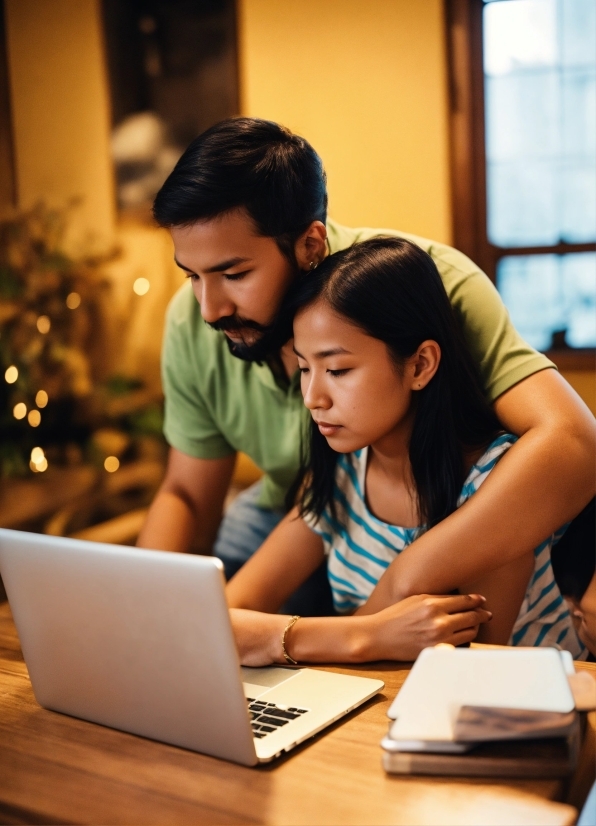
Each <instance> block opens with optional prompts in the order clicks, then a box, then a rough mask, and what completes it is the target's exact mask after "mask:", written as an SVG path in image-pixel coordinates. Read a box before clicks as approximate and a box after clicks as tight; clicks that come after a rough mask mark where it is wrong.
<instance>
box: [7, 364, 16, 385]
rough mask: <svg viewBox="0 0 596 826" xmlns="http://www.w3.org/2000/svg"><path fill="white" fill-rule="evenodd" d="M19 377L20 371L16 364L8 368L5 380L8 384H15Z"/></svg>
mask: <svg viewBox="0 0 596 826" xmlns="http://www.w3.org/2000/svg"><path fill="white" fill-rule="evenodd" d="M18 377H19V371H18V370H17V368H16V367H15V366H14V364H11V365H10V367H7V368H6V372H5V373H4V378H5V380H6V383H7V384H14V383H15V381H16V380H17V379H18Z"/></svg>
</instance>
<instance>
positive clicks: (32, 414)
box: [27, 410, 41, 427]
mask: <svg viewBox="0 0 596 826" xmlns="http://www.w3.org/2000/svg"><path fill="white" fill-rule="evenodd" d="M27 421H28V422H29V424H30V425H31V427H38V426H39V423H40V422H41V413H40V412H39V410H30V411H29V415H28V416H27Z"/></svg>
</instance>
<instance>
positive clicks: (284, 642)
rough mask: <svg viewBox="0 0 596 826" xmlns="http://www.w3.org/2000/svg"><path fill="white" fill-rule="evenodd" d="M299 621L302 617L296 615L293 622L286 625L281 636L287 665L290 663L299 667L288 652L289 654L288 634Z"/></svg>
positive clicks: (292, 619)
mask: <svg viewBox="0 0 596 826" xmlns="http://www.w3.org/2000/svg"><path fill="white" fill-rule="evenodd" d="M299 619H300V617H299V616H298V615H297V614H295V615H294V616H293V617H292V618H291V620H290V621H289V623H288V624H287V625H286V627H285V628H284V632H283V634H282V635H281V650H282V653H283V655H284V659H285V661H286V662H287V663H290V665H298V663H297V662H296V660H295V659H294V658H293V657H290V655H289V654H288V652H287V649H286V634H287V633H288V631H289V630H290V628H291V627H292V626H293V625H294V624H295V623H297V622H298V620H299Z"/></svg>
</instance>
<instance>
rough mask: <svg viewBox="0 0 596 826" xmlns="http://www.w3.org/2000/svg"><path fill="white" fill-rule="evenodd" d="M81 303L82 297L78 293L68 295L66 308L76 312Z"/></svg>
mask: <svg viewBox="0 0 596 826" xmlns="http://www.w3.org/2000/svg"><path fill="white" fill-rule="evenodd" d="M80 303H81V296H80V295H79V294H78V293H68V295H67V296H66V306H67V307H68V309H69V310H76V308H77V307H78V306H79V305H80Z"/></svg>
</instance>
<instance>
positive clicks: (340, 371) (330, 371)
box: [327, 367, 349, 378]
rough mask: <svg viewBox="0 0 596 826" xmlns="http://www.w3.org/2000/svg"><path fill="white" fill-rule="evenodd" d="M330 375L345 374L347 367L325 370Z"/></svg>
mask: <svg viewBox="0 0 596 826" xmlns="http://www.w3.org/2000/svg"><path fill="white" fill-rule="evenodd" d="M327 372H328V373H329V375H330V376H333V377H334V378H337V377H338V376H345V374H346V373H348V372H349V368H347V367H346V368H344V369H343V370H327Z"/></svg>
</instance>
